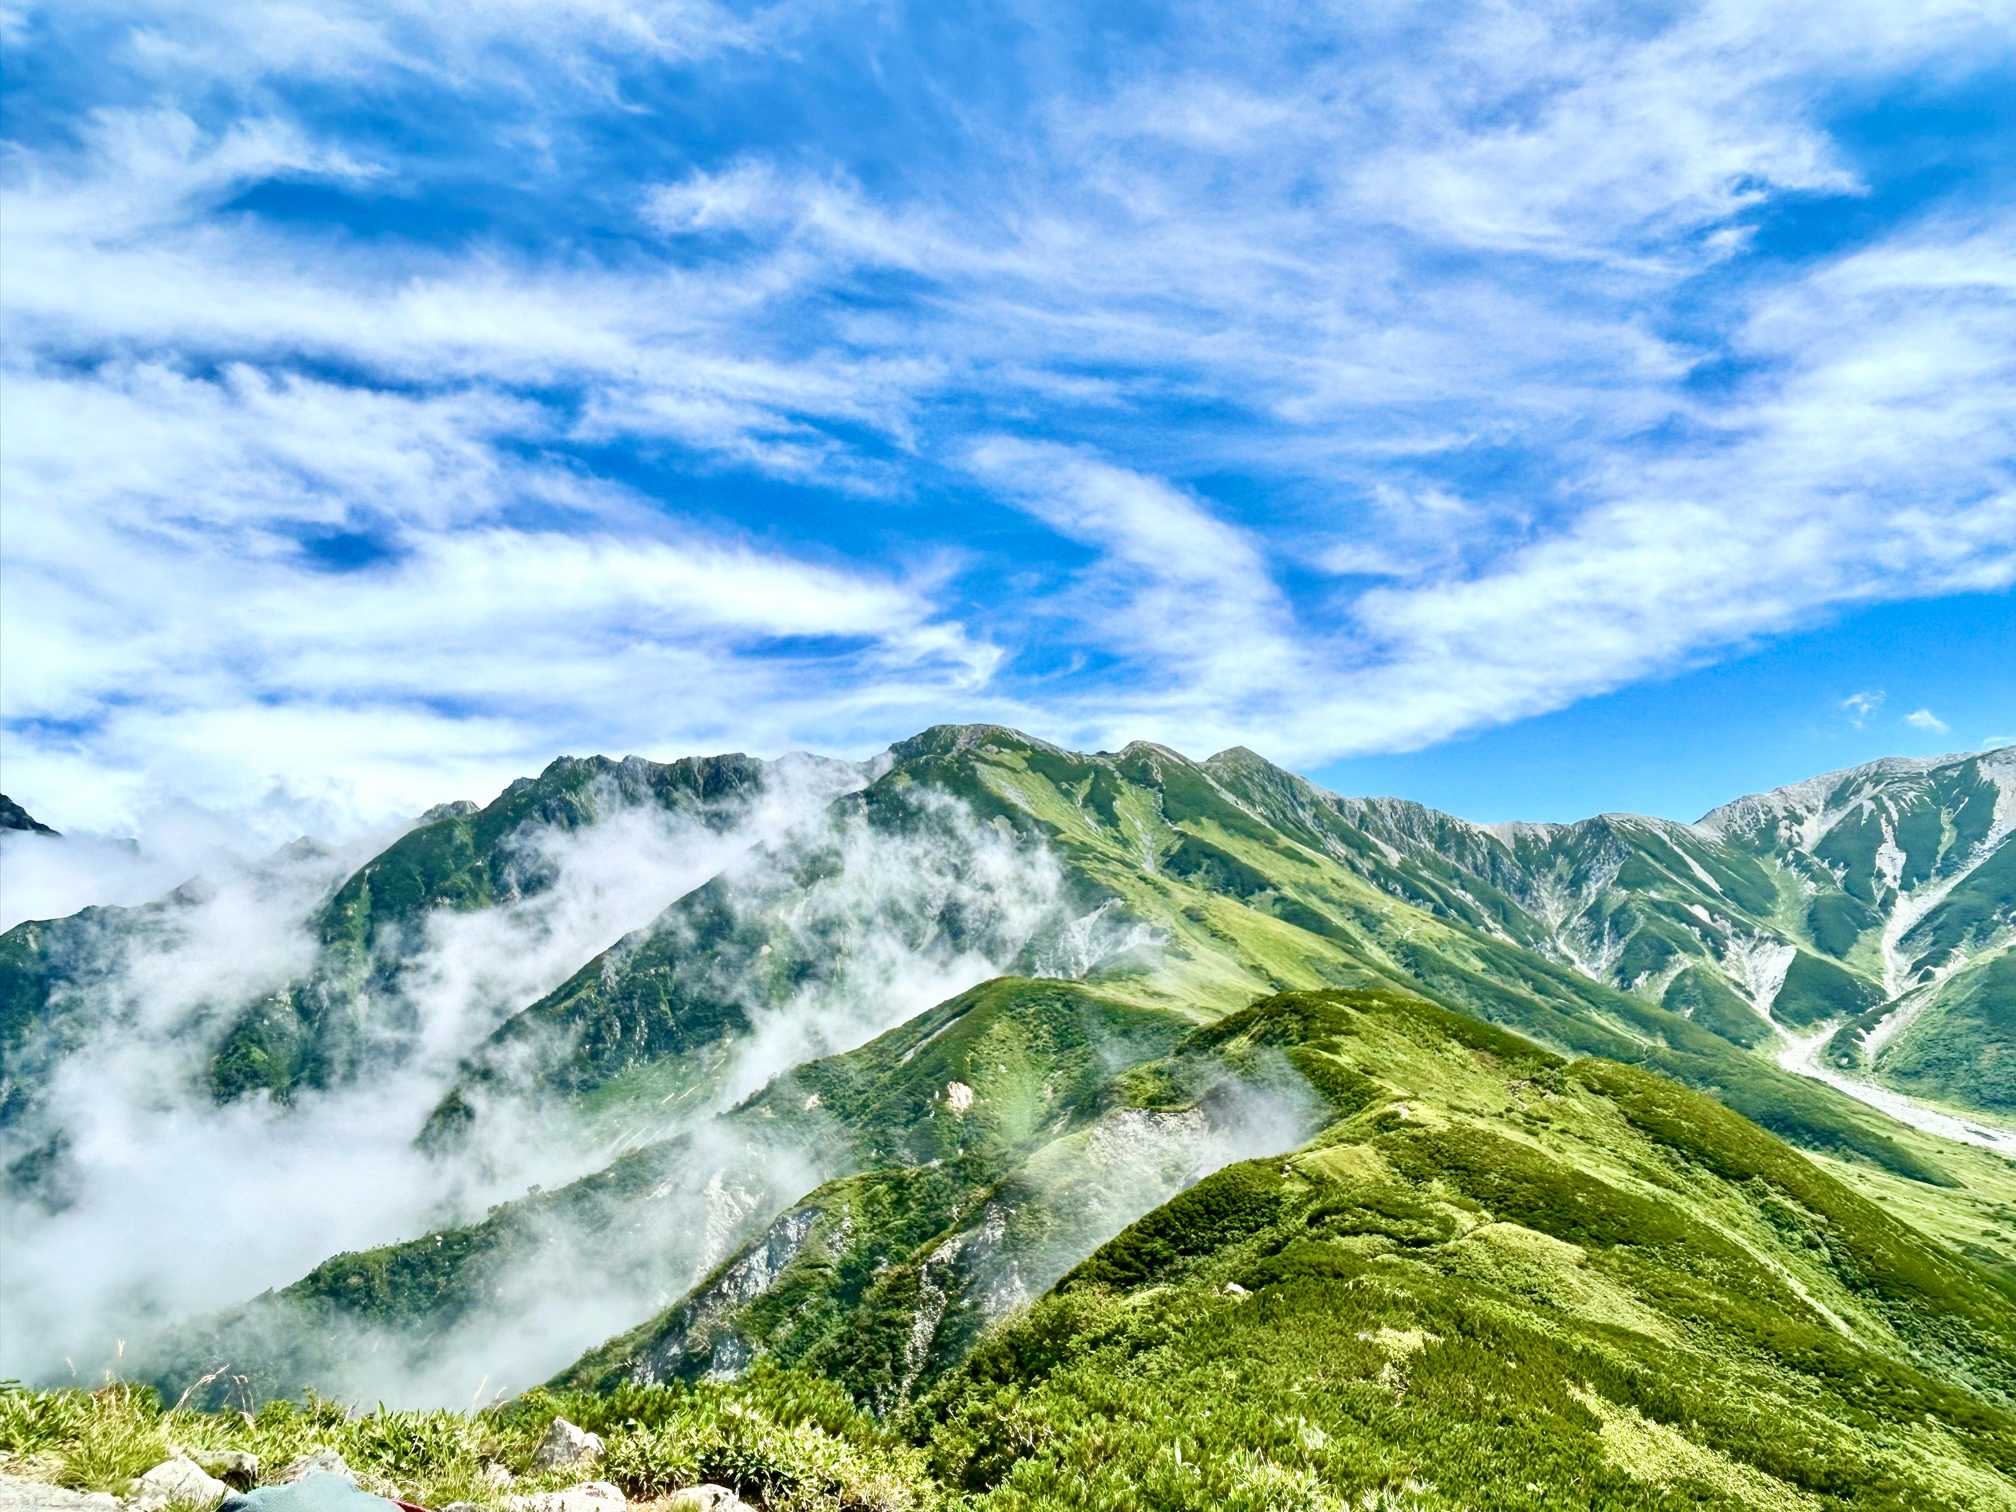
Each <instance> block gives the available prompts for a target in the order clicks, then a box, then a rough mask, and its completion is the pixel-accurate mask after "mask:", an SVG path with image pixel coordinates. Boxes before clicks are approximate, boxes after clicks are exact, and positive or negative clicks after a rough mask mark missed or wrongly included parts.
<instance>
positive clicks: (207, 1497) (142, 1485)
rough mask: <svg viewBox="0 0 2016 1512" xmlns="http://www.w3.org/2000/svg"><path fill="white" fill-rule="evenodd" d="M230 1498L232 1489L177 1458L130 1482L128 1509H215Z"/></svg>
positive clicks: (138, 1511)
mask: <svg viewBox="0 0 2016 1512" xmlns="http://www.w3.org/2000/svg"><path fill="white" fill-rule="evenodd" d="M230 1494H231V1488H230V1487H229V1486H227V1485H225V1484H224V1482H222V1481H221V1480H218V1479H217V1477H216V1476H214V1475H210V1474H207V1473H206V1472H205V1471H204V1469H203V1467H202V1466H201V1465H199V1464H197V1463H196V1462H195V1461H194V1460H192V1459H184V1458H182V1457H180V1456H177V1457H176V1458H175V1459H171V1460H164V1461H162V1462H161V1463H160V1464H158V1465H156V1466H155V1467H154V1468H153V1469H152V1470H149V1471H148V1472H147V1473H146V1474H145V1475H143V1476H141V1477H140V1478H139V1479H138V1480H136V1481H134V1482H133V1495H132V1496H131V1497H130V1498H129V1499H128V1502H127V1505H128V1506H130V1507H132V1508H133V1509H134V1512H160V1509H161V1508H164V1507H166V1506H168V1505H169V1503H171V1502H180V1503H183V1504H186V1505H191V1506H198V1507H214V1506H216V1505H217V1503H219V1502H221V1501H222V1500H224V1498H225V1497H227V1496H229V1495H230Z"/></svg>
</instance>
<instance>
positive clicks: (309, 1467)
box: [272, 1449, 357, 1486]
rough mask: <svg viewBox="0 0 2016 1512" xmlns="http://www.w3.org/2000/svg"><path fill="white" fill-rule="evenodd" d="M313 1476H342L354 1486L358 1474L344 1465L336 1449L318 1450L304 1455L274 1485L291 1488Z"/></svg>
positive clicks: (282, 1473)
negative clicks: (297, 1482)
mask: <svg viewBox="0 0 2016 1512" xmlns="http://www.w3.org/2000/svg"><path fill="white" fill-rule="evenodd" d="M311 1475H340V1476H342V1477H343V1479H345V1480H347V1481H349V1482H350V1483H351V1484H353V1485H354V1484H356V1481H357V1472H356V1471H354V1470H352V1469H351V1468H350V1467H349V1466H348V1465H346V1464H344V1463H343V1456H342V1455H340V1454H338V1453H337V1452H336V1451H335V1450H334V1449H317V1450H316V1451H315V1452H314V1453H313V1454H304V1455H302V1456H301V1458H299V1459H297V1460H295V1461H293V1462H292V1463H291V1464H289V1465H288V1466H287V1468H286V1469H284V1470H282V1471H281V1472H280V1473H279V1474H278V1475H277V1476H275V1477H274V1478H273V1481H272V1484H274V1485H276V1486H291V1485H293V1484H294V1483H295V1482H296V1481H303V1480H306V1479H307V1478H308V1477H309V1476H311Z"/></svg>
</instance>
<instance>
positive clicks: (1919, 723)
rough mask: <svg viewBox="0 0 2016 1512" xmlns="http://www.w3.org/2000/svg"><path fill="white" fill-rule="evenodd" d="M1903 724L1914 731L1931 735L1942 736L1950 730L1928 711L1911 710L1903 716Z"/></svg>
mask: <svg viewBox="0 0 2016 1512" xmlns="http://www.w3.org/2000/svg"><path fill="white" fill-rule="evenodd" d="M1904 723H1906V724H1908V725H1910V726H1911V728H1912V729H1914V730H1924V731H1927V732H1928V733H1930V734H1933V735H1944V734H1945V733H1946V732H1947V731H1948V730H1949V729H1951V728H1952V726H1951V725H1949V724H1947V723H1946V721H1945V720H1943V719H1941V718H1940V717H1939V716H1938V715H1937V714H1934V713H1933V712H1932V711H1931V710H1930V709H1913V710H1912V711H1911V712H1910V713H1909V714H1906V715H1905V716H1904Z"/></svg>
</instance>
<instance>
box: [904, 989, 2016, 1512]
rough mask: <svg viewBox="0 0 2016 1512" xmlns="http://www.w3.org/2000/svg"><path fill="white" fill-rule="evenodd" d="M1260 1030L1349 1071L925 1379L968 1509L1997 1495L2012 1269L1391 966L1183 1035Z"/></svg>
mask: <svg viewBox="0 0 2016 1512" xmlns="http://www.w3.org/2000/svg"><path fill="white" fill-rule="evenodd" d="M1275 1047H1292V1048H1293V1049H1294V1050H1296V1051H1299V1052H1301V1053H1302V1054H1303V1055H1305V1056H1307V1057H1311V1058H1314V1059H1316V1060H1317V1061H1318V1062H1319V1063H1327V1064H1329V1065H1332V1066H1334V1067H1335V1068H1336V1071H1337V1073H1338V1074H1340V1075H1348V1076H1351V1077H1354V1078H1362V1079H1363V1081H1364V1082H1365V1083H1369V1084H1370V1086H1369V1088H1367V1089H1364V1090H1365V1091H1366V1092H1369V1095H1365V1096H1364V1101H1363V1105H1362V1106H1360V1107H1359V1108H1358V1109H1357V1110H1356V1111H1355V1112H1352V1113H1350V1114H1349V1115H1347V1116H1345V1117H1343V1118H1340V1119H1338V1120H1337V1121H1335V1122H1333V1123H1331V1124H1329V1125H1328V1126H1327V1127H1326V1128H1325V1129H1323V1130H1322V1131H1321V1132H1320V1133H1319V1134H1318V1135H1316V1137H1314V1138H1313V1139H1311V1140H1309V1141H1308V1142H1307V1143H1305V1144H1303V1145H1302V1146H1301V1147H1300V1148H1299V1149H1295V1150H1287V1151H1283V1152H1281V1153H1279V1154H1277V1155H1274V1156H1272V1157H1270V1158H1267V1159H1264V1160H1255V1161H1250V1162H1246V1163H1242V1164H1238V1165H1233V1166H1230V1167H1227V1168H1226V1169H1224V1170H1222V1171H1220V1172H1218V1173H1217V1174H1215V1175H1213V1176H1211V1177H1209V1178H1207V1179H1205V1180H1204V1181H1202V1182H1200V1183H1198V1184H1197V1185H1196V1186H1195V1187H1192V1188H1190V1189H1189V1190H1187V1191H1186V1192H1184V1193H1183V1194H1182V1195H1181V1196H1179V1197H1177V1198H1176V1199H1174V1200H1173V1201H1171V1202H1169V1203H1167V1204H1166V1205H1164V1206H1163V1207H1161V1208H1158V1209H1157V1210H1156V1211H1154V1212H1153V1213H1150V1214H1149V1215H1147V1216H1145V1217H1144V1218H1142V1219H1141V1220H1139V1221H1138V1222H1136V1223H1135V1224H1133V1225H1132V1226H1131V1227H1129V1228H1128V1229H1127V1230H1126V1231H1125V1232H1123V1233H1122V1234H1121V1235H1119V1236H1118V1237H1116V1238H1115V1239H1114V1240H1113V1241H1111V1242H1110V1243H1109V1244H1107V1245H1105V1246H1103V1247H1102V1248H1101V1249H1100V1250H1099V1251H1098V1252H1097V1253H1095V1254H1094V1255H1093V1256H1091V1257H1090V1258H1089V1259H1088V1260H1087V1261H1086V1262H1085V1263H1084V1264H1083V1265H1081V1266H1079V1267H1078V1268H1077V1269H1076V1270H1074V1271H1073V1272H1072V1273H1071V1274H1070V1275H1069V1276H1068V1277H1066V1278H1065V1280H1064V1281H1063V1282H1062V1284H1061V1285H1060V1286H1058V1287H1057V1288H1056V1289H1055V1290H1054V1291H1053V1292H1052V1293H1051V1294H1050V1295H1049V1296H1047V1297H1045V1298H1044V1299H1043V1300H1042V1301H1040V1302H1038V1303H1037V1304H1035V1305H1034V1306H1033V1307H1032V1308H1030V1309H1029V1310H1028V1311H1027V1312H1026V1313H1024V1314H1022V1315H1020V1316H1018V1317H1017V1318H1016V1319H1015V1320H1014V1321H1012V1322H1010V1323H1008V1324H1007V1325H1005V1326H1004V1327H1002V1328H1000V1329H999V1330H998V1331H996V1332H994V1333H992V1334H990V1335H989V1336H987V1337H986V1338H985V1339H984V1340H983V1341H982V1342H981V1343H980V1344H979V1345H978V1347H977V1348H976V1349H975V1350H974V1351H973V1352H972V1353H971V1354H970V1355H969V1356H968V1357H967V1359H966V1360H965V1361H964V1362H963V1363H962V1364H961V1365H959V1366H958V1367H957V1368H956V1369H954V1370H952V1371H950V1372H949V1373H947V1374H945V1375H943V1376H941V1377H940V1378H939V1380H938V1381H937V1382H936V1384H935V1385H934V1386H932V1387H931V1388H930V1390H929V1391H928V1392H927V1393H926V1394H925V1395H924V1396H923V1397H922V1398H921V1400H919V1401H918V1403H917V1404H916V1406H915V1408H914V1409H913V1411H912V1413H911V1416H910V1419H909V1421H910V1422H911V1423H912V1424H913V1426H914V1431H915V1432H916V1433H917V1434H918V1435H919V1437H920V1438H922V1439H924V1440H926V1441H927V1442H928V1443H929V1444H930V1446H931V1449H932V1453H933V1456H934V1463H935V1465H936V1467H937V1468H938V1470H939V1472H940V1474H941V1475H942V1476H943V1477H944V1478H945V1479H946V1480H947V1481H948V1482H949V1483H950V1484H952V1485H955V1486H958V1487H960V1488H962V1489H965V1490H967V1491H969V1492H971V1493H973V1494H974V1495H975V1496H976V1498H977V1501H978V1504H979V1505H981V1506H996V1507H1003V1508H1009V1507H1013V1508H1029V1509H1035V1508H1052V1507H1056V1508H1062V1507H1079V1506H1113V1507H1137V1506H1138V1507H1150V1506H1152V1507H1158V1508H1191V1507H1195V1508H1206V1507H1242V1508H1261V1507H1275V1506H1289V1505H1293V1506H1339V1507H1341V1506H1345V1505H1358V1504H1360V1503H1359V1500H1358V1499H1359V1498H1360V1497H1366V1498H1369V1500H1367V1501H1365V1502H1364V1503H1363V1504H1365V1505H1374V1506H1383V1505H1395V1506H1409V1507H1422V1508H1443V1507H1450V1508H1454V1507H1475V1506H1490V1507H1494V1508H1497V1507H1505V1508H1524V1507H1532V1508H1540V1507H1556V1506H1563V1505H1576V1506H1581V1505H1594V1506H1618V1507H1637V1506H1644V1507H1650V1506H1655V1505H1658V1506H1664V1505H1673V1504H1675V1502H1676V1501H1677V1502H1679V1503H1680V1504H1684V1505H1693V1506H1704V1507H1759V1508H1762V1507H1789V1506H1814V1507H1819V1506H1870V1507H1907V1506H1931V1505H1937V1506H1950V1507H1980V1508H1989V1507H1997V1508H2000V1507H2008V1506H2010V1505H2012V1504H2016V1486H2012V1482H2011V1481H2010V1479H2009V1478H2008V1477H2009V1473H2010V1471H2011V1470H2012V1468H2016V1418H2012V1416H2011V1414H2010V1411H2009V1407H2008V1402H2009V1392H2010V1388H2011V1386H2012V1385H2016V1378H2012V1376H2011V1373H2010V1360H2011V1358H2012V1355H2011V1352H2010V1342H2011V1339H2012V1333H2011V1330H2012V1328H2016V1293H2012V1289H2011V1288H2009V1287H2008V1286H2006V1285H1998V1284H1997V1283H1996V1282H1995V1281H1994V1280H1993V1279H1992V1278H1991V1277H1989V1276H1988V1275H1987V1274H1986V1273H1983V1272H1980V1271H1977V1270H1974V1269H1973V1268H1971V1267H1969V1266H1968V1265H1967V1264H1966V1263H1965V1262H1964V1261H1960V1260H1958V1259H1956V1258H1955V1257H1952V1256H1950V1255H1948V1254H1946V1253H1945V1252H1943V1251H1941V1250H1940V1249H1939V1248H1938V1247H1937V1246H1934V1245H1930V1244H1928V1243H1926V1241H1925V1240H1924V1239H1923V1238H1922V1237H1921V1236H1919V1235H1918V1234H1916V1233H1915V1232H1914V1231H1913V1230H1911V1229H1910V1228H1908V1227H1907V1226H1905V1225H1903V1224H1901V1223H1899V1222H1897V1221H1896V1220H1895V1219H1893V1218H1891V1217H1889V1216H1887V1215H1886V1214H1885V1213H1884V1212H1883V1211H1882V1210H1881V1209H1880V1208H1878V1207H1876V1206H1874V1205H1873V1204H1870V1203H1868V1202H1866V1201H1864V1200H1863V1199H1861V1198H1859V1197H1858V1196H1856V1195H1855V1194H1854V1193H1853V1192H1851V1191H1849V1190H1848V1189H1847V1188H1846V1187H1844V1186H1842V1185H1841V1184H1839V1183H1838V1182H1835V1181H1833V1180H1832V1179H1830V1178H1828V1177H1827V1176H1825V1175H1823V1174H1821V1173H1820V1172H1818V1171H1816V1170H1815V1169H1814V1168H1813V1166H1812V1165H1811V1164H1810V1163H1808V1162H1807V1161H1805V1160H1803V1159H1802V1158H1800V1157H1799V1156H1797V1155H1796V1154H1794V1153H1793V1152H1792V1151H1790V1150H1788V1149H1787V1148H1786V1147H1785V1146H1783V1145H1782V1144H1780V1143H1779V1142H1778V1141H1776V1140H1774V1139H1772V1138H1770V1137H1769V1136H1768V1135H1766V1134H1764V1133H1763V1132H1762V1131H1760V1130H1758V1129H1757V1128H1755V1127H1754V1126H1753V1125H1750V1124H1748V1123H1747V1122H1745V1121H1744V1120H1742V1119H1741V1118H1738V1117H1736V1116H1735V1115H1732V1114H1730V1113H1728V1112H1727V1111H1726V1110H1724V1109H1722V1108H1720V1107H1718V1106H1716V1105H1715V1104H1713V1103H1711V1102H1709V1101H1708V1100H1706V1099H1704V1098H1701V1097H1699V1096H1698V1095H1695V1094H1691V1093H1688V1092H1686V1091H1684V1090H1682V1089H1679V1088H1677V1087H1675V1086H1673V1085H1672V1084H1671V1083H1669V1082H1665V1081H1662V1080H1661V1079H1659V1078H1656V1077H1652V1076H1648V1075H1646V1074H1645V1073H1643V1072H1640V1071H1636V1070H1632V1069H1630V1068H1625V1067H1621V1066H1616V1065H1609V1064H1605V1063H1602V1062H1597V1061H1578V1062H1572V1063H1564V1062H1562V1061H1560V1060H1558V1059H1557V1058H1555V1057H1552V1056H1549V1055H1546V1054H1544V1053H1542V1052H1540V1051H1538V1050H1537V1049H1535V1048H1534V1047H1530V1046H1526V1045H1522V1044H1520V1043H1519V1042H1517V1041H1515V1040H1511V1039H1509V1038H1507V1037H1504V1036H1493V1035H1491V1034H1490V1032H1489V1031H1480V1030H1479V1029H1478V1028H1477V1027H1475V1026H1474V1025H1470V1024H1466V1023H1464V1022H1463V1021H1461V1020H1458V1019H1454V1018H1450V1017H1447V1016H1444V1015H1440V1014H1437V1013H1436V1012H1435V1011H1434V1010H1432V1009H1429V1008H1427V1007H1426V1006H1425V1005H1420V1004H1417V1003H1410V1002H1408V1001H1407V1000H1405V999H1399V998H1393V997H1387V996H1382V995H1365V994H1322V995H1301V996H1297V997H1291V998H1285V999H1276V1000H1272V1001H1270V1002H1266V1003H1262V1004H1260V1005H1257V1006H1256V1007H1255V1008H1254V1009H1252V1010H1250V1011H1249V1012H1247V1013H1244V1014H1241V1015H1236V1016H1234V1017H1233V1018H1230V1019H1227V1020H1225V1021H1223V1022H1222V1023H1221V1024H1219V1025H1218V1026H1216V1027H1215V1028H1213V1029H1212V1030H1208V1031H1203V1032H1202V1033H1201V1034H1200V1035H1199V1036H1196V1037H1195V1038H1194V1039H1193V1041H1192V1042H1191V1043H1190V1044H1189V1045H1188V1046H1187V1047H1186V1048H1187V1049H1188V1050H1189V1052H1190V1053H1192V1054H1195V1053H1198V1052H1200V1051H1202V1050H1205V1049H1207V1048H1208V1049H1210V1050H1212V1051H1215V1052H1217V1053H1219V1054H1221V1055H1223V1054H1228V1053H1230V1054H1234V1055H1236V1052H1237V1051H1239V1050H1244V1051H1246V1052H1247V1053H1249V1054H1259V1053H1261V1052H1264V1051H1265V1050H1266V1049H1269V1048H1275ZM1351 1085H1353V1086H1354V1087H1357V1086H1358V1085H1359V1084H1358V1083H1357V1082H1356V1081H1353V1082H1352V1083H1351ZM1354 1100H1355V1095H1354Z"/></svg>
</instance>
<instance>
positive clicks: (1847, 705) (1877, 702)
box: [1841, 688, 1884, 730]
mask: <svg viewBox="0 0 2016 1512" xmlns="http://www.w3.org/2000/svg"><path fill="white" fill-rule="evenodd" d="M1883 697H1884V694H1883V690H1882V689H1881V688H1878V689H1875V690H1874V691H1873V692H1863V693H1850V694H1849V695H1848V696H1847V697H1846V698H1844V699H1842V700H1841V707H1842V708H1844V709H1846V710H1847V711H1848V722H1849V723H1850V724H1852V725H1854V726H1855V728H1856V729H1858V730H1859V729H1861V728H1863V727H1864V726H1865V725H1867V724H1868V723H1869V716H1870V715H1872V714H1874V713H1875V712H1876V711H1877V710H1878V709H1880V708H1882V707H1883Z"/></svg>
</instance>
